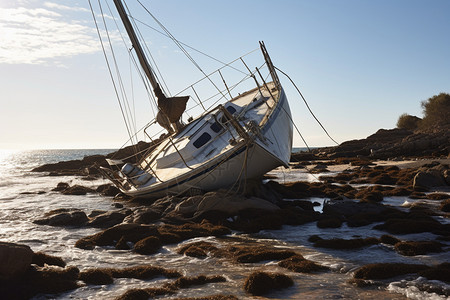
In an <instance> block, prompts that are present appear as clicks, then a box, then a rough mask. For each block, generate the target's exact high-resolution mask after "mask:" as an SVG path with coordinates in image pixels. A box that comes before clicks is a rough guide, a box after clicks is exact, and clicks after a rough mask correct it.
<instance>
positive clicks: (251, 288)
mask: <svg viewBox="0 0 450 300" xmlns="http://www.w3.org/2000/svg"><path fill="white" fill-rule="evenodd" d="M292 285H294V282H293V280H292V279H291V278H290V277H288V276H286V275H284V274H279V273H266V272H253V273H252V274H250V276H248V277H247V279H246V280H245V283H244V290H245V291H246V292H247V293H250V294H252V295H255V296H261V295H264V294H267V293H269V292H271V291H273V290H280V289H285V288H288V287H290V286H292Z"/></svg>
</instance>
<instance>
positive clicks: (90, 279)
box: [78, 269, 114, 285]
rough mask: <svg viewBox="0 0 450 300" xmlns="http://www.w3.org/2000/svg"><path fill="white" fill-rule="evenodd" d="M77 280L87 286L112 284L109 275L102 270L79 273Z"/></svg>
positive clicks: (112, 280)
mask: <svg viewBox="0 0 450 300" xmlns="http://www.w3.org/2000/svg"><path fill="white" fill-rule="evenodd" d="M78 279H79V280H81V281H84V282H85V283H87V284H95V285H100V284H102V285H103V284H111V283H113V282H114V279H113V277H112V276H111V274H110V273H109V272H107V271H105V270H104V269H89V270H85V271H82V272H80V274H79V275H78Z"/></svg>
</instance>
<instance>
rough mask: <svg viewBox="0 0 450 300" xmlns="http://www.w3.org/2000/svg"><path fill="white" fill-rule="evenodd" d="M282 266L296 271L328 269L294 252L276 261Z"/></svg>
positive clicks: (310, 271) (308, 271)
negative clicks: (292, 254)
mask: <svg viewBox="0 0 450 300" xmlns="http://www.w3.org/2000/svg"><path fill="white" fill-rule="evenodd" d="M278 265H279V266H280V267H282V268H286V269H288V270H291V271H293V272H297V273H312V272H318V271H324V270H328V268H327V267H324V266H321V265H318V264H316V263H315V262H313V261H310V260H307V259H305V258H304V257H303V256H302V255H300V254H296V255H294V256H291V257H289V258H286V259H284V260H282V261H280V262H279V263H278Z"/></svg>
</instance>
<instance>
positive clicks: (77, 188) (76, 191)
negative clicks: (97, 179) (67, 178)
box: [62, 185, 95, 196]
mask: <svg viewBox="0 0 450 300" xmlns="http://www.w3.org/2000/svg"><path fill="white" fill-rule="evenodd" d="M94 192H95V190H93V189H91V188H88V187H85V186H81V185H74V186H71V187H68V188H67V189H65V190H63V191H62V193H63V194H64V195H78V196H82V195H86V194H87V193H94Z"/></svg>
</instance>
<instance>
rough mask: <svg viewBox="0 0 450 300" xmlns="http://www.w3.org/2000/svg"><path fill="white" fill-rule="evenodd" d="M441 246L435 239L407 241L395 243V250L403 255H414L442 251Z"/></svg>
mask: <svg viewBox="0 0 450 300" xmlns="http://www.w3.org/2000/svg"><path fill="white" fill-rule="evenodd" d="M442 246H443V245H442V244H441V243H439V242H435V241H419V242H411V241H407V242H399V243H397V244H395V250H396V251H397V252H398V253H400V254H402V255H405V256H415V255H422V254H428V253H430V252H442V251H443V250H442Z"/></svg>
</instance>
